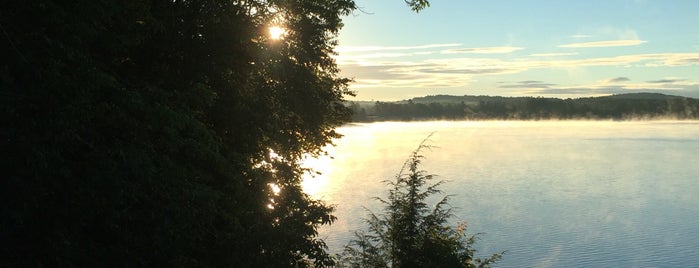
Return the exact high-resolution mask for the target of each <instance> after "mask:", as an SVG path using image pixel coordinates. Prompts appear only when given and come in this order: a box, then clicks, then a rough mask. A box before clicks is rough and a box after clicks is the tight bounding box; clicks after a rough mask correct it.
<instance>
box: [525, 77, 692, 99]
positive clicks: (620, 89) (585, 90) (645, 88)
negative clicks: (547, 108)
mask: <svg viewBox="0 0 699 268" xmlns="http://www.w3.org/2000/svg"><path fill="white" fill-rule="evenodd" d="M610 80H613V79H610ZM608 81H609V80H602V81H599V82H596V83H591V84H580V85H556V84H552V83H546V82H543V81H538V82H541V83H542V84H551V85H552V86H549V87H539V88H536V87H520V88H521V89H522V90H521V91H518V92H516V94H517V95H525V96H526V95H528V96H532V95H534V96H541V95H553V96H568V97H574V96H600V95H611V94H622V93H639V92H655V93H663V94H671V95H673V94H674V95H687V96H699V82H690V81H685V80H682V79H678V81H683V82H681V83H677V84H663V83H653V82H654V81H647V82H640V83H623V84H609V83H607V82H608ZM656 81H659V80H656ZM627 82H628V81H627Z"/></svg>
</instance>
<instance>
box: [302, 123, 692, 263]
mask: <svg viewBox="0 0 699 268" xmlns="http://www.w3.org/2000/svg"><path fill="white" fill-rule="evenodd" d="M339 131H340V132H341V133H343V134H344V135H345V136H344V137H343V138H342V139H339V140H337V141H336V142H335V143H336V145H337V146H336V147H332V148H329V149H328V150H329V152H330V156H332V158H330V157H324V158H320V159H309V160H308V161H307V162H306V164H307V166H310V167H315V168H316V169H317V170H319V171H321V172H323V174H322V175H321V176H316V177H315V178H310V177H309V178H306V180H305V181H304V189H305V190H306V191H307V192H308V193H309V194H311V195H312V196H314V197H316V198H322V199H323V200H325V201H326V202H328V203H330V204H335V205H336V212H335V215H336V216H337V217H338V220H337V221H336V222H335V223H334V224H333V225H332V226H330V227H328V228H324V229H322V231H321V235H320V236H321V238H324V239H325V241H326V242H327V243H328V246H329V247H330V250H331V252H340V251H341V250H342V248H343V246H344V245H345V244H346V243H347V241H348V240H349V239H350V238H351V237H352V232H353V231H354V230H358V229H363V228H364V227H365V226H364V223H363V217H365V216H366V215H367V212H366V211H365V209H364V207H366V208H367V209H371V210H372V211H374V212H380V211H381V208H382V207H381V205H380V204H379V203H378V202H377V201H375V200H373V199H372V197H375V196H385V193H386V187H385V185H384V184H383V183H382V180H385V179H391V178H393V177H394V176H395V175H396V173H397V172H398V171H399V169H400V167H401V165H402V164H403V162H404V161H405V160H406V158H407V157H408V156H409V154H410V152H411V151H413V150H414V149H415V148H416V147H417V146H418V144H419V143H420V142H421V141H422V140H423V139H424V138H426V137H427V136H428V135H429V134H430V133H432V132H434V135H433V136H432V138H431V139H430V141H429V142H428V144H430V145H432V146H435V148H433V149H432V150H429V151H425V152H424V155H425V157H426V158H425V159H424V162H423V163H424V165H423V166H422V167H423V169H424V170H426V171H427V172H428V173H431V174H435V175H438V177H439V178H440V179H443V180H447V181H448V183H446V184H445V185H443V187H442V190H444V192H445V194H453V195H454V197H453V198H452V199H451V205H452V206H454V207H456V218H455V219H454V221H455V222H461V221H466V222H468V232H469V233H471V234H472V233H483V234H482V235H481V236H480V238H481V240H480V241H479V242H478V243H477V244H476V248H477V249H478V254H479V255H480V256H487V255H490V254H491V253H494V252H499V251H502V250H507V254H506V255H505V256H504V258H503V260H502V261H500V262H499V263H498V265H497V267H697V266H699V122H697V121H650V122H644V121H633V122H613V121H531V122H520V121H485V122H417V123H396V122H388V123H370V124H356V125H351V126H346V127H342V128H340V129H339Z"/></svg>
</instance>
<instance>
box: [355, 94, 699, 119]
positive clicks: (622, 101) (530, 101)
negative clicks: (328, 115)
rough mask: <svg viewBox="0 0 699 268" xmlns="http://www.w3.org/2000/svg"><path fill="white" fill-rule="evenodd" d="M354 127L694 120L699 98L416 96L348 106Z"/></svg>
mask: <svg viewBox="0 0 699 268" xmlns="http://www.w3.org/2000/svg"><path fill="white" fill-rule="evenodd" d="M348 105H349V106H350V107H351V108H352V110H353V111H354V117H353V119H354V121H355V122H371V121H396V120H398V121H411V120H436V119H444V120H463V119H468V120H489V119H498V120H506V119H510V120H540V119H614V120H631V119H659V118H669V119H698V118H699V99H694V98H687V97H680V96H672V95H664V94H658V93H631V94H619V95H611V96H604V97H589V98H577V99H559V98H542V97H497V96H469V95H466V96H449V95H436V96H426V97H418V98H413V99H410V100H404V101H396V102H350V103H349V104H348Z"/></svg>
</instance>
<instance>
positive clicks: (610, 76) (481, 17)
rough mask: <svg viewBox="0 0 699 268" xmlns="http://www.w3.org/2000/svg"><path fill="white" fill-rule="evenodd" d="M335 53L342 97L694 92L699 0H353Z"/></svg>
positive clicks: (698, 91)
mask: <svg viewBox="0 0 699 268" xmlns="http://www.w3.org/2000/svg"><path fill="white" fill-rule="evenodd" d="M356 3H357V5H358V6H359V7H360V8H361V11H356V12H355V14H354V15H350V16H347V17H345V19H344V23H345V27H344V28H343V29H342V30H341V31H340V34H339V46H338V47H337V48H336V51H337V52H338V53H339V55H338V56H337V57H336V59H337V63H338V65H339V67H340V69H341V70H342V73H341V74H342V75H343V76H345V77H350V78H354V80H355V82H354V83H353V84H352V86H351V87H350V88H351V89H352V90H354V91H355V92H356V93H357V96H356V97H352V98H349V99H350V100H385V101H388V100H403V99H409V98H412V97H418V96H425V95H436V94H449V95H491V96H544V97H559V98H569V97H570V98H575V97H587V96H600V95H609V94H619V93H633V92H658V93H664V94H670V95H680V96H688V97H699V1H695V0H677V1H675V0H657V1H654V0H590V1H561V0H536V1H531V0H520V1H485V0H479V1H472V0H432V1H431V6H430V7H429V8H427V9H425V10H423V11H421V12H420V13H414V12H412V11H411V10H410V8H408V7H407V6H406V5H405V3H404V1H402V0H356Z"/></svg>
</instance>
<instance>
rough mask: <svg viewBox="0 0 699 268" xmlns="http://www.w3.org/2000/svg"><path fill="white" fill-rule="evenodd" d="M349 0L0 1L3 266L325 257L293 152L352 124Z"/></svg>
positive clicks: (313, 203)
mask: <svg viewBox="0 0 699 268" xmlns="http://www.w3.org/2000/svg"><path fill="white" fill-rule="evenodd" d="M354 8H355V4H354V2H353V1H351V0H324V1H315V0H314V1H311V0H299V1H258V0H252V1H234V0H227V1H214V0H174V1H170V0H150V1H113V0H89V1H87V0H76V1H57V0H36V1H3V2H2V4H0V28H1V29H0V30H1V31H0V44H2V47H1V48H2V49H0V53H2V54H1V57H0V58H2V61H0V83H1V84H0V97H1V98H2V99H1V101H0V103H1V104H2V108H1V109H2V110H1V114H0V124H2V127H1V129H0V142H1V145H0V146H1V147H0V155H1V156H2V157H1V159H0V163H2V164H0V165H2V170H3V175H2V176H1V177H2V180H0V181H1V182H0V203H1V204H0V214H1V215H2V219H1V220H0V241H1V242H0V243H2V247H1V249H0V266H8V267H18V266H20V267H21V266H49V267H54V266H105V265H109V266H155V267H173V266H240V267H283V266H292V265H300V266H303V265H306V264H307V263H309V262H310V261H315V262H316V264H317V265H318V266H323V265H329V264H331V263H332V260H331V258H330V257H329V256H328V254H327V253H326V251H325V244H324V243H323V241H321V240H318V239H317V238H316V237H315V235H316V233H317V228H318V226H319V225H321V224H328V223H330V222H332V220H333V219H334V218H333V216H331V214H330V212H331V211H332V208H331V207H330V206H327V205H325V204H323V203H322V202H320V201H317V200H312V199H311V198H309V197H308V196H307V195H306V194H304V193H303V192H302V191H301V187H300V180H301V174H302V173H303V170H302V168H301V167H300V166H299V160H300V159H301V157H302V156H304V155H305V154H311V155H313V154H319V153H321V148H322V147H323V146H324V145H326V144H328V143H329V142H330V141H331V140H332V139H333V138H336V137H338V134H337V133H335V132H334V127H335V126H338V125H339V124H342V123H343V122H345V121H346V120H348V119H349V116H350V113H349V109H347V108H345V107H344V106H343V105H342V101H343V96H344V95H346V94H349V91H348V90H347V83H348V82H349V80H348V79H344V78H340V77H338V69H337V66H336V64H335V62H334V60H333V58H332V57H331V55H332V53H333V51H332V49H333V47H334V46H335V43H336V41H335V36H336V34H337V31H338V29H339V28H340V27H341V26H342V23H341V16H343V15H347V14H349V13H350V12H351V11H352V10H354ZM272 25H279V26H281V27H284V29H285V30H286V34H285V35H284V36H283V37H282V38H281V39H278V40H275V39H272V38H270V36H269V35H268V28H269V27H270V26H272ZM272 186H273V187H272ZM277 189H279V190H280V191H277Z"/></svg>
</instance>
